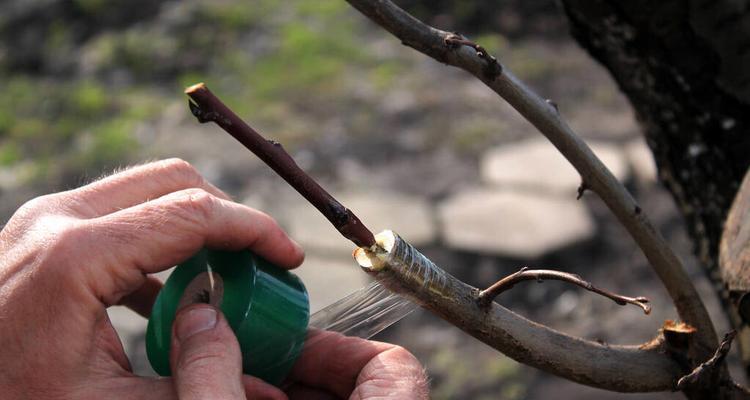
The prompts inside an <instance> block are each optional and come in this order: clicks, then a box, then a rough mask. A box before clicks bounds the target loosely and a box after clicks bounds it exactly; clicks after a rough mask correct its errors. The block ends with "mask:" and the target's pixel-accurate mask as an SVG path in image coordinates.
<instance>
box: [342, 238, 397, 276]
mask: <svg viewBox="0 0 750 400" xmlns="http://www.w3.org/2000/svg"><path fill="white" fill-rule="evenodd" d="M395 245H396V234H395V233H393V231H391V230H384V231H382V232H380V233H378V234H377V235H375V244H374V245H372V246H370V247H369V248H366V247H358V248H357V249H356V250H354V254H353V255H354V260H356V261H357V264H359V266H360V267H362V268H363V269H364V270H366V271H370V272H377V271H380V270H382V269H383V268H385V264H386V263H385V258H386V256H387V255H388V254H390V253H391V251H392V250H393V247H394V246H395Z"/></svg>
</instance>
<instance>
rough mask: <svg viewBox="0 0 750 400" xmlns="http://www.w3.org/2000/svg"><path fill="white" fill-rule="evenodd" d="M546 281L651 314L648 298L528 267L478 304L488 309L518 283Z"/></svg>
mask: <svg viewBox="0 0 750 400" xmlns="http://www.w3.org/2000/svg"><path fill="white" fill-rule="evenodd" d="M544 280H558V281H564V282H568V283H572V284H574V285H577V286H580V287H582V288H584V289H586V290H589V291H591V292H594V293H597V294H600V295H602V296H604V297H607V298H609V299H612V300H613V301H614V302H615V303H617V304H619V305H621V306H624V305H626V304H633V305H636V306H638V307H640V308H641V309H642V310H643V312H644V313H646V314H649V313H650V312H651V306H650V305H649V304H648V303H649V300H648V299H647V298H646V297H627V296H622V295H619V294H616V293H612V292H609V291H607V290H604V289H600V288H598V287H596V286H594V285H593V284H592V283H591V282H588V281H585V280H583V279H581V277H580V276H578V275H575V274H570V273H567V272H562V271H555V270H549V269H529V268H527V267H523V268H521V269H520V270H519V271H518V272H514V273H512V274H510V275H508V276H506V277H504V278H503V279H500V280H499V281H497V282H495V283H494V284H493V285H492V286H490V287H488V288H487V289H485V290H482V291H480V292H479V295H478V296H477V303H478V304H479V306H480V307H487V306H489V305H490V304H491V303H492V300H494V299H495V298H496V297H497V296H498V295H499V294H500V293H502V292H504V291H506V290H508V289H510V288H512V287H513V286H514V285H515V284H516V283H519V282H523V281H537V282H541V281H544Z"/></svg>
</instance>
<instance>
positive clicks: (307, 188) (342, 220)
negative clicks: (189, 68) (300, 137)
mask: <svg viewBox="0 0 750 400" xmlns="http://www.w3.org/2000/svg"><path fill="white" fill-rule="evenodd" d="M185 94H187V95H188V96H190V98H191V99H192V101H191V102H189V106H190V111H191V112H192V113H193V115H194V116H195V117H196V118H197V119H198V121H199V122H201V123H204V122H210V121H213V122H216V124H217V125H219V126H220V127H221V128H223V129H224V130H225V131H227V133H229V134H230V135H232V136H234V138H235V139H237V140H238V141H240V143H242V144H243V145H245V147H247V148H248V149H249V150H250V151H252V152H253V153H255V155H256V156H258V158H260V159H261V160H263V162H265V163H266V164H267V165H268V166H269V167H271V168H272V169H273V170H274V171H276V173H277V174H279V175H280V176H281V177H282V178H284V180H285V181H287V182H288V183H289V184H290V185H291V186H292V187H293V188H294V189H295V190H297V191H298V192H299V193H300V194H301V195H302V196H303V197H304V198H305V199H307V201H309V202H310V204H312V205H313V206H315V208H317V209H318V210H319V211H320V212H321V213H323V215H325V217H326V218H327V219H328V220H329V221H331V223H332V224H333V226H334V227H336V229H337V230H338V231H339V232H341V234H342V235H343V236H344V237H345V238H347V239H349V240H351V241H352V242H354V244H356V245H357V246H360V247H370V246H372V245H374V244H375V237H374V236H373V234H372V232H370V230H369V229H367V227H366V226H365V225H364V224H362V222H361V221H360V220H359V218H357V216H356V215H354V213H353V212H352V211H351V210H349V209H348V208H346V207H344V206H343V205H342V204H341V203H339V202H338V201H337V200H336V199H335V198H333V196H331V195H330V194H329V193H328V192H326V191H325V189H323V188H322V187H321V186H320V185H319V184H318V183H317V182H315V180H314V179H312V178H311V177H310V176H309V175H308V174H307V173H306V172H305V171H303V170H302V169H301V168H300V167H299V166H298V165H297V163H295V162H294V160H293V159H292V157H291V156H290V155H289V153H287V152H286V151H285V150H284V148H283V147H282V146H281V144H280V143H278V142H275V141H272V140H266V139H264V138H263V136H261V135H260V134H259V133H258V132H256V131H255V130H254V129H253V128H251V127H250V126H249V125H247V124H246V123H245V122H244V121H242V119H240V117H238V116H237V115H236V114H235V113H234V112H232V110H230V109H229V107H227V106H226V105H224V103H222V101H221V100H219V98H218V97H216V96H215V95H214V94H213V93H211V91H210V90H208V88H207V87H206V85H204V84H203V83H199V84H197V85H193V86H191V87H189V88H187V89H186V90H185Z"/></svg>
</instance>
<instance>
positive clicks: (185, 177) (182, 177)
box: [161, 158, 204, 187]
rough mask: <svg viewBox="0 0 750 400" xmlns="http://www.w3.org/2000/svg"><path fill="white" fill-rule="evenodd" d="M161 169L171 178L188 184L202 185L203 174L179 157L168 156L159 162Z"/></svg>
mask: <svg viewBox="0 0 750 400" xmlns="http://www.w3.org/2000/svg"><path fill="white" fill-rule="evenodd" d="M161 164H162V165H161V168H162V170H163V171H164V172H165V173H166V174H167V175H168V176H171V177H172V178H173V179H175V180H177V181H180V182H185V183H186V184H187V185H188V186H193V187H199V186H201V185H203V182H204V179H203V176H201V174H200V173H199V172H198V170H197V169H195V167H193V166H192V165H191V164H190V163H189V162H187V161H185V160H183V159H181V158H170V159H167V160H164V161H162V162H161Z"/></svg>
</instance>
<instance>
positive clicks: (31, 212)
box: [0, 160, 426, 399]
mask: <svg viewBox="0 0 750 400" xmlns="http://www.w3.org/2000/svg"><path fill="white" fill-rule="evenodd" d="M204 246H207V247H210V248H215V249H227V250H239V249H245V248H249V249H252V250H253V251H254V252H256V253H257V254H259V255H261V256H262V257H264V258H266V259H268V260H269V261H271V262H273V263H275V264H277V265H279V266H282V267H286V268H293V267H296V266H297V265H299V264H300V263H301V262H302V259H303V252H302V250H301V248H300V247H299V246H298V245H296V244H295V243H294V242H293V241H291V240H290V239H289V238H288V237H287V236H286V234H285V233H284V232H283V231H282V230H281V228H279V226H278V225H277V224H276V223H275V222H274V221H273V220H272V219H271V218H270V217H269V216H267V215H266V214H263V213H261V212H259V211H256V210H253V209H251V208H248V207H245V206H243V205H240V204H237V203H234V202H232V201H230V200H229V199H228V197H227V196H226V195H225V194H224V193H222V192H221V191H220V190H218V189H217V188H215V187H214V186H212V185H211V184H209V183H207V182H206V181H205V180H204V179H203V178H202V177H201V176H200V175H199V174H198V173H197V172H196V171H195V169H193V168H192V167H191V166H190V165H189V164H187V163H186V162H184V161H181V160H166V161H161V162H156V163H152V164H147V165H143V166H139V167H135V168H132V169H128V170H126V171H123V172H120V173H118V174H115V175H112V176H110V177H107V178H105V179H102V180H99V181H97V182H94V183H92V184H89V185H87V186H84V187H81V188H78V189H74V190H71V191H67V192H62V193H56V194H52V195H47V196H42V197H39V198H36V199H34V200H31V201H30V202H28V203H26V204H25V205H24V206H23V207H21V208H20V209H19V210H18V211H17V212H16V213H15V215H14V216H13V217H12V218H11V220H10V221H9V222H8V224H7V225H6V226H5V228H4V229H3V230H2V231H0V254H2V255H3V256H2V257H1V258H0V320H2V322H3V323H2V324H0V343H1V344H2V348H3V351H2V352H1V353H0V365H2V366H3V368H2V371H0V390H2V392H3V398H11V399H13V398H47V399H56V398H61V399H62V398H64V399H79V398H81V399H82V398H92V399H93V398H128V399H174V398H180V399H199V398H222V399H236V398H244V397H245V396H247V397H249V398H273V399H283V398H286V397H287V394H286V393H284V392H282V391H280V390H279V389H277V388H275V387H273V386H271V385H268V384H266V383H265V382H263V381H261V380H259V379H256V378H253V377H250V376H247V375H242V372H241V359H240V357H241V356H240V352H239V346H238V344H237V341H236V338H235V337H234V335H233V333H232V332H231V330H230V328H229V326H228V325H227V322H226V319H224V317H223V316H222V315H221V313H220V312H219V311H218V310H216V309H213V308H211V307H210V306H207V305H196V306H191V307H187V308H186V309H184V310H181V311H180V313H179V314H178V316H177V318H176V321H175V327H174V328H175V329H174V333H173V343H172V354H171V355H172V360H171V362H172V370H173V371H175V376H174V378H144V377H138V376H135V375H134V374H133V373H132V371H131V368H130V364H129V361H128V359H127V357H126V356H125V353H124V351H123V348H122V345H121V343H120V341H119V338H118V336H117V334H116V332H115V331H114V329H113V328H112V325H111V324H110V322H109V319H108V317H107V313H106V308H107V307H109V306H111V305H115V304H124V305H126V306H128V307H130V308H132V309H133V310H135V311H137V312H139V313H140V314H142V315H144V316H147V315H148V313H149V312H150V309H151V306H152V304H153V301H154V299H155V297H156V294H157V293H158V291H159V289H160V288H161V282H159V280H157V279H156V278H154V277H151V276H149V274H151V273H155V272H159V271H162V270H165V269H167V268H169V267H171V266H173V265H175V264H178V263H180V262H182V261H184V260H186V259H187V258H188V257H190V256H191V255H192V254H194V253H195V252H197V251H198V250H199V249H200V248H202V247H204ZM320 335H323V336H321V337H328V336H330V335H333V336H330V338H331V339H327V340H330V342H328V344H326V341H325V340H319V341H318V344H316V345H315V346H312V344H313V343H315V342H312V341H310V342H309V343H310V344H311V345H310V346H307V350H306V351H305V352H304V353H303V356H302V357H301V359H300V361H299V362H298V364H297V367H296V368H295V373H294V376H293V377H292V378H293V380H294V381H298V382H300V383H299V384H294V385H292V386H291V389H290V393H289V394H290V395H293V394H294V390H298V389H297V388H307V389H309V390H312V389H310V388H318V389H322V390H324V391H325V392H327V393H332V394H334V395H336V396H338V397H347V396H349V395H351V397H353V398H362V399H364V398H368V397H372V396H387V395H388V394H396V395H398V394H403V396H405V397H409V398H414V396H413V395H412V393H419V394H420V395H425V396H426V394H425V393H426V392H425V383H424V377H423V373H422V371H421V367H420V366H419V363H418V362H417V361H416V360H415V359H414V358H413V356H411V355H410V354H409V353H408V352H406V351H405V350H403V349H401V348H398V347H396V346H392V345H388V344H383V343H376V342H369V341H364V340H361V339H352V338H342V337H340V336H337V335H335V334H331V333H327V332H324V333H320ZM327 346H328V347H327ZM345 348H346V349H349V350H347V351H346V354H339V353H336V351H337V350H335V349H339V350H338V351H341V350H340V349H345ZM318 349H320V350H318ZM337 354H338V355H337ZM322 371H333V372H330V373H328V374H324V373H323V372H322ZM336 371H338V372H336ZM398 371H402V372H406V373H405V374H404V377H402V376H401V375H400V374H399V373H398ZM389 382H390V383H389ZM406 387H410V388H411V389H404V388H406ZM412 389H413V391H412V392H410V391H409V390H412ZM318 393H324V392H322V391H318Z"/></svg>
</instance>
